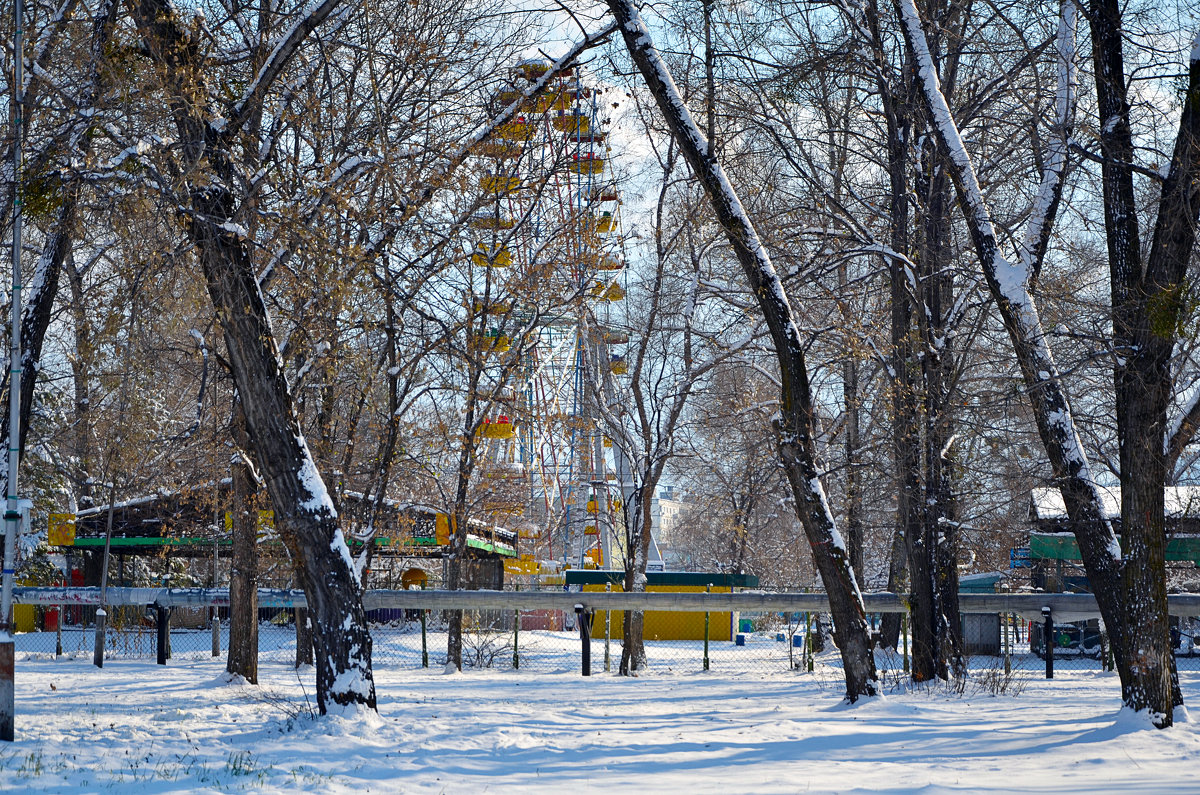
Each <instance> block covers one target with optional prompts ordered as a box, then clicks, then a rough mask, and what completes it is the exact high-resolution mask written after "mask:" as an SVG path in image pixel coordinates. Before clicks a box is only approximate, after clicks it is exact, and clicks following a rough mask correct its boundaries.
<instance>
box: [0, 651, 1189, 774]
mask: <svg viewBox="0 0 1200 795" xmlns="http://www.w3.org/2000/svg"><path fill="white" fill-rule="evenodd" d="M824 659H825V658H821V659H819V660H818V667H817V673H816V674H807V673H795V674H792V673H787V672H781V673H778V674H770V675H763V674H756V675H748V674H747V675H740V676H739V675H728V674H702V673H699V672H696V673H669V672H657V671H655V670H654V669H651V670H650V671H649V672H648V673H644V674H643V675H642V676H640V677H638V678H622V677H617V676H614V675H610V674H604V673H602V672H597V673H595V674H594V675H593V676H592V677H591V678H590V679H587V680H584V679H582V678H581V677H580V676H579V675H578V673H565V672H560V673H550V674H547V673H535V672H530V671H524V670H522V671H519V672H513V671H506V672H495V671H484V672H480V671H470V672H465V673H463V674H461V675H455V676H446V675H444V674H443V673H442V671H441V669H440V668H431V669H429V670H419V669H417V670H412V669H409V670H400V669H386V670H380V671H377V674H376V677H377V681H378V683H379V716H378V717H375V716H372V715H370V714H369V713H366V712H363V711H361V710H351V711H350V712H349V714H338V715H336V716H326V717H324V718H319V719H314V718H312V717H311V716H310V711H311V708H312V707H313V706H314V705H313V704H312V693H311V688H310V687H308V686H307V683H306V684H305V685H301V683H300V682H299V680H298V679H297V676H296V674H295V672H294V671H292V669H291V666H290V665H286V664H280V663H275V662H268V663H264V664H263V665H262V666H261V667H260V674H259V675H260V682H261V684H260V686H258V687H253V686H247V685H245V684H244V683H242V682H240V681H237V680H234V681H230V680H229V678H228V677H226V676H224V663H223V661H221V660H215V661H213V660H184V661H176V660H172V661H171V664H170V665H168V666H165V667H164V666H157V665H154V664H153V663H151V662H145V661H128V660H112V661H109V662H108V663H106V665H105V667H104V668H103V669H96V668H93V667H92V666H91V665H90V662H89V660H87V659H85V658H84V657H82V656H81V657H80V658H79V659H62V660H59V661H54V660H44V659H42V660H25V659H20V658H19V659H18V662H17V742H15V743H13V744H11V745H8V744H5V746H4V747H0V765H3V767H4V771H5V776H6V786H7V787H8V788H9V789H10V790H12V791H22V792H68V791H69V792H84V793H87V792H122V793H147V792H154V793H163V792H195V793H216V792H241V791H249V792H265V793H277V792H332V793H365V792H482V791H488V792H533V793H537V792H547V793H558V792H562V791H563V790H564V789H567V788H571V789H573V790H575V791H579V792H592V791H594V792H639V793H677V792H689V793H691V792H694V793H708V792H721V793H727V792H755V793H775V792H798V791H805V792H888V793H906V792H933V793H944V792H973V793H1000V792H1014V791H1025V792H1031V791H1032V792H1054V793H1085V792H1086V793H1092V792H1122V791H1124V792H1138V793H1164V794H1165V793H1178V792H1187V791H1194V790H1195V788H1196V776H1197V773H1196V768H1195V759H1196V758H1197V755H1198V754H1200V726H1198V725H1197V724H1195V723H1182V724H1179V725H1176V727H1175V728H1173V729H1170V730H1167V731H1157V730H1154V729H1150V728H1147V722H1146V720H1145V718H1144V716H1141V715H1136V714H1131V713H1129V712H1128V711H1127V710H1123V709H1121V708H1120V703H1119V698H1118V693H1119V685H1118V682H1117V678H1116V676H1115V675H1114V674H1105V673H1099V672H1086V673H1085V672H1059V673H1056V678H1055V679H1054V680H1051V681H1047V680H1044V679H1040V678H1037V676H1036V674H1034V673H1030V672H1026V673H1025V674H1024V675H1025V676H1028V677H1029V678H1028V679H1027V680H1026V681H1027V686H1026V688H1025V690H1024V691H1023V692H1022V693H1021V694H1020V695H1019V696H1015V697H1014V696H1008V695H1004V696H993V695H990V694H988V693H985V692H976V691H975V690H973V689H972V688H971V687H968V688H967V693H966V695H963V696H958V695H955V694H952V693H950V692H949V691H948V690H946V689H944V688H933V689H931V690H927V691H917V692H903V693H897V692H893V693H892V694H890V695H888V696H887V697H886V698H877V699H868V700H865V701H863V702H861V703H860V704H859V705H857V706H854V707H845V706H841V705H840V692H839V687H838V685H839V683H838V681H837V680H838V677H836V676H831V675H828V672H826V673H825V674H823V673H822V669H823V662H824ZM830 659H832V658H830ZM304 675H305V677H306V678H310V676H311V674H310V672H307V671H306V672H304ZM1181 677H1182V680H1183V681H1182V686H1183V690H1184V696H1185V699H1188V700H1193V701H1194V700H1195V699H1196V698H1197V697H1200V674H1197V673H1194V672H1184V673H1183V674H1182V675H1181ZM8 777H11V778H8Z"/></svg>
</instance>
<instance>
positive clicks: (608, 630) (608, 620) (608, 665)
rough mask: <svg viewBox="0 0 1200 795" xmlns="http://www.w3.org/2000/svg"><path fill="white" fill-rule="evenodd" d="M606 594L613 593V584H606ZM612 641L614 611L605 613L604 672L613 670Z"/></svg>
mask: <svg viewBox="0 0 1200 795" xmlns="http://www.w3.org/2000/svg"><path fill="white" fill-rule="evenodd" d="M604 592H605V593H612V583H611V582H606V583H604ZM611 640H612V611H611V610H605V611H604V672H605V673H608V672H609V671H611V670H612V657H611V656H610V655H609V650H608V644H609V642H610V641H611Z"/></svg>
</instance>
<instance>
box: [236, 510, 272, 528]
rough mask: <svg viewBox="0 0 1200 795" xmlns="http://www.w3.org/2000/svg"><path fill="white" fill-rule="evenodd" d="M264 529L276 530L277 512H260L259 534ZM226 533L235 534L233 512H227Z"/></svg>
mask: <svg viewBox="0 0 1200 795" xmlns="http://www.w3.org/2000/svg"><path fill="white" fill-rule="evenodd" d="M264 529H267V530H273V529H275V512H274V511H272V510H264V511H259V512H258V532H259V533H261V532H262V531H263V530H264ZM225 532H226V533H232V532H233V511H226V512H225Z"/></svg>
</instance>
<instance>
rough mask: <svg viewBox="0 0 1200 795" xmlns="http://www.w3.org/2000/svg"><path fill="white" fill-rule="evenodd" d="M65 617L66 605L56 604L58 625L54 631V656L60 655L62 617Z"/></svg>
mask: <svg viewBox="0 0 1200 795" xmlns="http://www.w3.org/2000/svg"><path fill="white" fill-rule="evenodd" d="M66 617H67V606H66V605H59V606H58V626H57V627H55V633H54V656H55V657H61V656H62V625H63V619H65V618H66Z"/></svg>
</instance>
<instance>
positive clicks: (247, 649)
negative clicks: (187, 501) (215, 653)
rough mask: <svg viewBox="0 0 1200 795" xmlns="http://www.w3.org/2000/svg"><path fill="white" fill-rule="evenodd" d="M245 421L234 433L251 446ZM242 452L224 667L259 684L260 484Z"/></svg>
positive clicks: (236, 475) (236, 474)
mask: <svg viewBox="0 0 1200 795" xmlns="http://www.w3.org/2000/svg"><path fill="white" fill-rule="evenodd" d="M238 414H239V415H240V414H241V412H240V410H239V411H238ZM243 423H244V421H243V419H242V418H241V417H240V416H239V417H237V418H235V419H234V427H235V433H234V435H235V437H238V436H240V437H242V438H238V439H237V442H238V444H239V445H243V444H245V445H246V446H249V445H248V443H249V441H250V440H249V439H248V438H245V431H244V428H242V429H241V433H238V430H239V429H238V426H239V425H243ZM243 455H244V453H243V454H242V455H238V456H237V457H236V458H235V459H234V460H233V463H232V464H231V465H230V474H231V476H232V481H233V482H232V484H231V487H230V493H231V494H232V495H233V499H232V501H231V504H230V506H229V511H230V519H231V520H232V524H233V560H232V563H231V565H230V570H229V656H228V657H227V658H226V661H225V670H226V671H227V672H229V673H231V674H237V675H238V676H241V677H243V678H244V679H245V680H246V681H247V682H249V683H250V684H258V511H257V506H256V505H255V504H254V497H255V494H256V493H257V492H258V483H257V481H256V479H255V475H254V472H253V471H252V470H251V468H250V464H249V463H248V462H247V461H246V460H245V459H244V458H243Z"/></svg>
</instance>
